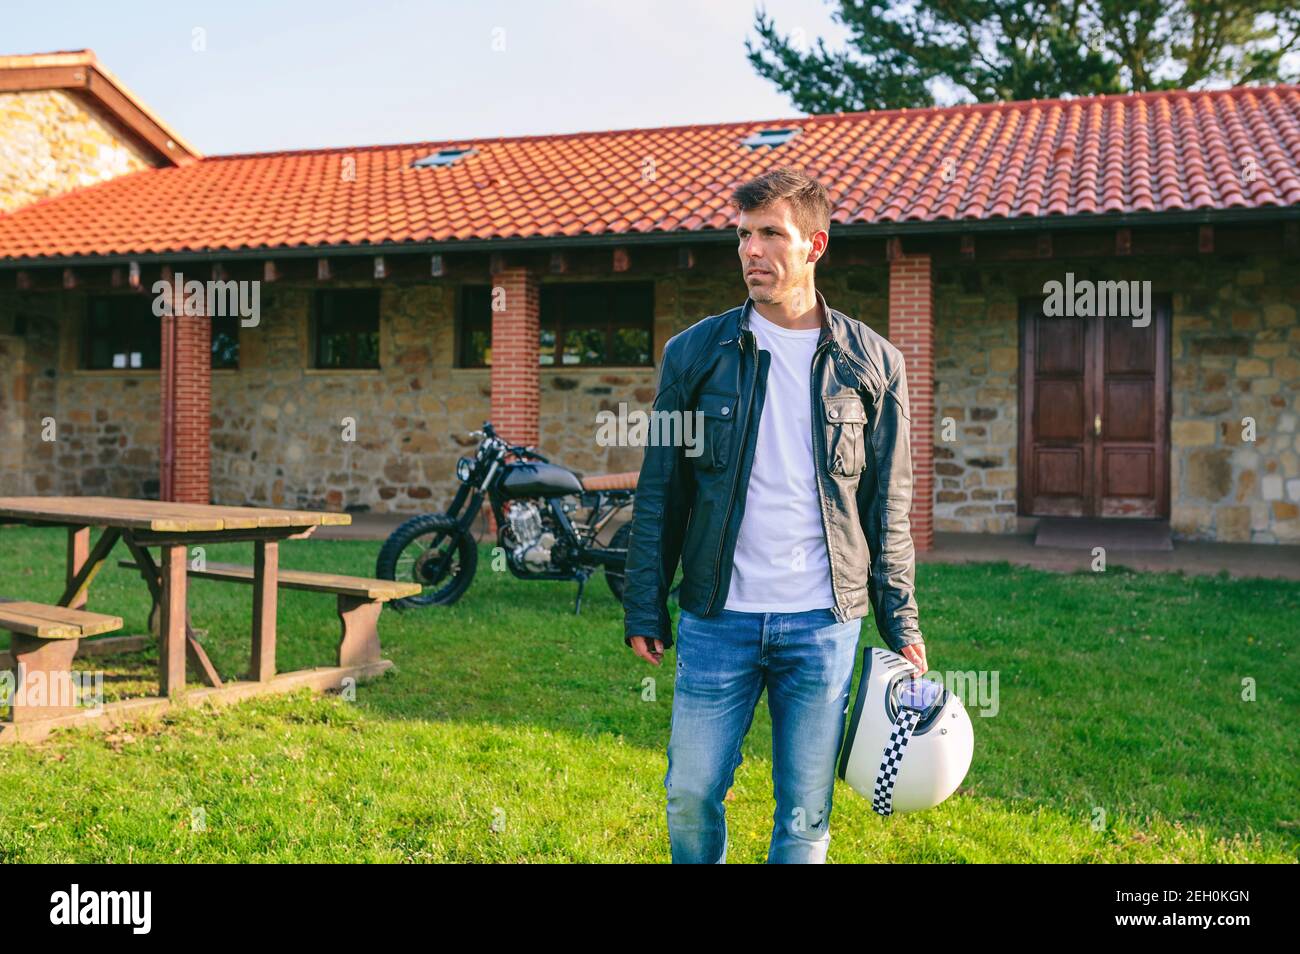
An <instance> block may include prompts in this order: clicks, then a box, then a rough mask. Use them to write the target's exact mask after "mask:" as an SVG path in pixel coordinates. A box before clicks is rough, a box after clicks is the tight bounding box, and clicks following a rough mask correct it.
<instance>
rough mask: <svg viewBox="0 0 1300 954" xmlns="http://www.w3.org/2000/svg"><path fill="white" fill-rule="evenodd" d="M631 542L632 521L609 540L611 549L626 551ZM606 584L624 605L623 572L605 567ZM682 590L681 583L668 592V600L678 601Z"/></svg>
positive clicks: (620, 528)
mask: <svg viewBox="0 0 1300 954" xmlns="http://www.w3.org/2000/svg"><path fill="white" fill-rule="evenodd" d="M631 540H632V523H631V521H629V522H628V523H625V524H623V526H621V527H619V528H618V530H617V531H616V532H615V533H614V535H613V536H612V537H610V538H609V549H611V550H626V549H627V545H628V543H629V542H631ZM605 582H606V583H608V584H609V591H610V592H611V593H613V594H614V599H616V600H618V601H619V603H620V604H622V602H623V588H624V583H625V576H624V573H623V571H622V570H616V569H614V568H613V567H609V566H607V567H605ZM680 590H681V584H680V583H679V584H677V585H675V586H674V587H673V588H672V589H671V590H669V591H668V598H669V599H672V600H676V599H677V598H678V592H679V591H680Z"/></svg>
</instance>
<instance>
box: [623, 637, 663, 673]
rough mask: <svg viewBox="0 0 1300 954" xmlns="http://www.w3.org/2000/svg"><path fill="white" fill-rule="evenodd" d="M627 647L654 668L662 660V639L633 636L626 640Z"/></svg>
mask: <svg viewBox="0 0 1300 954" xmlns="http://www.w3.org/2000/svg"><path fill="white" fill-rule="evenodd" d="M628 645H630V646H631V647H632V652H634V653H636V654H637V655H638V656H640V657H641V658H642V659H644V660H645V661H646V662H648V663H651V664H653V665H655V666H658V665H659V664H660V662H662V660H663V658H664V641H663V640H662V639H654V638H652V637H650V636H633V637H632V638H631V639H630V640H628Z"/></svg>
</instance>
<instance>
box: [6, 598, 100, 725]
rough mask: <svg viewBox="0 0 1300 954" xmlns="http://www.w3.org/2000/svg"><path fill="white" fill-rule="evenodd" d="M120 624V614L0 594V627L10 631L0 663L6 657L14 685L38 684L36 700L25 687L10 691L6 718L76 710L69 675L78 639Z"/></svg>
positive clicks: (17, 719) (31, 718) (49, 715)
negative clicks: (97, 611) (6, 655)
mask: <svg viewBox="0 0 1300 954" xmlns="http://www.w3.org/2000/svg"><path fill="white" fill-rule="evenodd" d="M121 628H122V618H121V617H120V616H107V615H105V614H104V613H90V612H87V611H86V610H77V609H69V608H68V607H66V606H50V605H48V604H45V603H32V602H29V601H27V600H7V599H4V598H2V597H0V629H7V630H8V631H9V632H10V633H11V634H12V637H11V639H10V648H9V654H8V655H9V659H8V660H3V659H2V658H0V665H3V664H4V662H7V663H8V666H6V667H5V668H9V667H12V668H13V669H14V672H15V676H14V687H15V690H17V689H18V688H20V687H31V688H32V691H33V692H34V691H35V689H34V687H35V686H36V685H38V684H39V686H40V692H41V696H40V698H39V701H37V702H31V701H29V700H28V699H27V693H25V692H17V691H15V695H14V698H13V699H11V700H8V701H9V703H10V710H9V711H10V720H11V721H13V722H15V723H18V722H32V721H35V720H37V719H52V718H56V717H58V716H65V715H71V714H73V713H75V712H78V711H80V710H79V709H78V707H77V705H76V704H75V703H76V697H75V694H74V693H73V683H72V678H71V670H72V657H73V656H75V655H76V652H77V642H78V640H80V639H82V638H84V637H86V636H98V635H100V634H101V633H111V632H113V631H115V630H119V629H121ZM2 655H3V654H0V656H2ZM60 702H63V703H72V704H70V705H67V704H59V703H60Z"/></svg>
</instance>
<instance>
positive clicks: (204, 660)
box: [125, 533, 222, 689]
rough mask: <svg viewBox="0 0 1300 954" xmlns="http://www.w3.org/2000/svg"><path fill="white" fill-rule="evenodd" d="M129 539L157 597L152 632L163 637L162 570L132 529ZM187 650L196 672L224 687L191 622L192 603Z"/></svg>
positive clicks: (187, 614)
mask: <svg viewBox="0 0 1300 954" xmlns="http://www.w3.org/2000/svg"><path fill="white" fill-rule="evenodd" d="M125 539H126V545H127V548H128V549H129V550H130V551H131V556H133V557H135V564H136V566H138V567H139V568H140V575H141V576H143V577H144V581H145V584H146V585H147V586H148V587H149V595H150V596H151V597H152V598H153V608H152V609H150V610H149V632H150V634H151V635H154V636H157V637H159V639H161V638H162V623H161V619H162V587H161V585H160V583H159V574H160V571H159V569H158V566H157V565H156V564H155V563H154V562H153V557H152V556H150V555H149V550H148V548H147V547H142V546H140V544H138V543H136V542H135V539H134V538H133V537H132V536H131V534H130V533H127V534H126V536H125ZM159 645H161V643H160V644H159ZM185 653H186V656H187V657H188V659H189V661H190V665H191V666H193V667H194V672H195V674H196V675H197V676H198V677H199V679H200V680H201V681H202V682H203V684H204V685H205V686H213V687H215V688H217V689H220V688H221V686H222V682H221V677H220V676H218V675H217V670H216V667H215V666H213V665H212V661H211V660H209V659H208V654H207V653H206V652H204V650H203V646H202V645H201V644H200V643H199V639H198V637H197V636H195V635H194V626H193V624H192V623H191V622H190V612H189V608H188V607H186V610H185Z"/></svg>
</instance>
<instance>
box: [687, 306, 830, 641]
mask: <svg viewBox="0 0 1300 954" xmlns="http://www.w3.org/2000/svg"><path fill="white" fill-rule="evenodd" d="M736 340H737V343H738V344H739V345H740V359H741V361H742V362H743V361H744V360H745V332H744V331H742V332H740V334H738V335H737V336H736ZM757 390H758V349H757V348H755V349H754V374H753V380H752V381H751V382H750V385H749V403H748V404H746V405H745V422H744V427H742V428H741V430H740V448H739V450H738V456H739V459H738V460H737V461H736V471H735V474H733V475H732V478H731V496H730V497H729V498H727V513H726V515H725V516H724V517H723V518H722V533H721V535H720V536H719V537H718V555H717V557H716V558H715V559H714V561H713V592H712V593H710V594H709V605H708V607H707V608H706V609H705V610H704V615H705V616H712V615H713V604H714V603H715V602H716V601H717V599H718V585H719V584H720V583H721V582H722V577H721V574H722V551H723V549H724V548H725V547H726V545H727V531H728V530H729V529H730V527H731V510H732V508H733V507H734V506H735V504H736V488H737V487H738V486H739V485H740V471H741V469H742V467H743V466H744V456H745V454H744V450H745V438H746V436H747V435H748V432H749V414H750V412H751V411H752V410H753V409H754V396H755V392H756V391H757ZM823 532H824V531H823Z"/></svg>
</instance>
